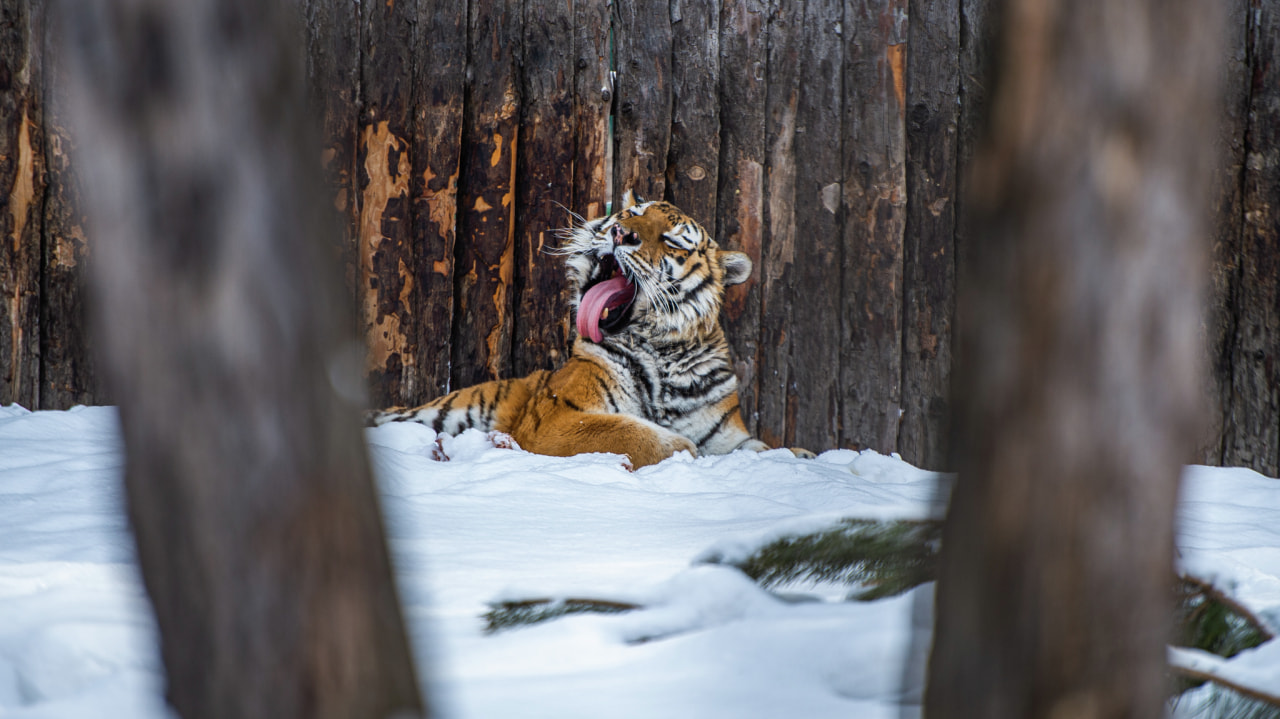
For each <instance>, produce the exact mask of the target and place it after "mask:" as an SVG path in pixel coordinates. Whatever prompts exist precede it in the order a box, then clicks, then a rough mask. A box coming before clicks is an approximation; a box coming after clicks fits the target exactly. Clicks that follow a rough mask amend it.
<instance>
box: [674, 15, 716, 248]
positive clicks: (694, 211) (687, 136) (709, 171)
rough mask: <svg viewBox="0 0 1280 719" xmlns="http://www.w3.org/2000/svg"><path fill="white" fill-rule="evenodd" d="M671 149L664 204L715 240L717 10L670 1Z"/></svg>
mask: <svg viewBox="0 0 1280 719" xmlns="http://www.w3.org/2000/svg"><path fill="white" fill-rule="evenodd" d="M670 16H671V78H672V82H671V86H672V94H671V144H670V148H669V150H668V152H667V187H666V197H665V199H666V200H667V201H669V202H672V203H674V204H675V205H676V206H677V207H679V208H680V209H682V210H684V211H685V212H688V213H689V214H690V215H692V216H694V217H696V218H698V222H699V223H700V224H701V225H702V227H703V228H704V229H705V230H706V231H707V232H709V233H711V235H712V236H715V235H716V220H717V217H716V192H717V190H718V189H719V187H718V181H717V178H718V177H719V174H720V98H719V89H720V9H719V8H718V7H717V6H716V4H715V3H709V2H696V1H694V2H690V1H689V0H672V1H671V5H670Z"/></svg>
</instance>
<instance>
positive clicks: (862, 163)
mask: <svg viewBox="0 0 1280 719" xmlns="http://www.w3.org/2000/svg"><path fill="white" fill-rule="evenodd" d="M845 35H846V41H845V42H846V45H845V51H846V53H847V57H846V59H845V73H846V79H845V107H844V125H845V145H844V153H843V154H844V158H843V163H844V164H843V174H844V178H845V185H844V203H845V227H844V235H843V243H844V256H843V261H842V262H841V265H840V267H841V272H842V273H843V282H844V297H843V298H842V308H841V320H842V322H841V327H840V332H839V334H838V337H839V340H838V342H839V344H840V349H839V353H840V358H841V362H842V364H841V367H840V375H839V380H840V389H841V395H842V405H841V414H840V418H841V436H840V444H841V445H843V446H850V447H858V448H865V447H870V448H872V449H875V450H877V451H880V452H886V453H887V452H890V451H893V450H894V449H896V446H897V438H898V422H899V418H900V417H901V415H902V412H901V405H902V395H901V382H902V329H903V328H902V261H903V260H902V255H903V247H902V242H903V227H904V224H905V219H906V206H907V191H906V156H905V153H906V135H905V128H904V119H903V114H904V111H905V101H906V83H907V65H906V62H907V44H906V42H907V2H906V0H851V1H850V2H849V3H847V4H846V10H845Z"/></svg>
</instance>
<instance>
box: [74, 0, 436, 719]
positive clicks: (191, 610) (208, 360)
mask: <svg viewBox="0 0 1280 719" xmlns="http://www.w3.org/2000/svg"><path fill="white" fill-rule="evenodd" d="M64 20H65V22H66V23H67V28H68V34H67V35H66V36H65V37H66V50H67V53H68V55H67V57H68V60H67V66H68V74H69V87H70V91H69V98H70V101H69V103H68V108H69V111H70V115H71V118H72V127H73V130H74V132H75V133H76V136H77V144H76V150H77V152H78V154H77V156H76V161H77V163H78V166H79V167H80V169H81V171H82V172H83V173H84V175H83V176H84V184H85V187H86V188H87V189H88V191H89V193H88V194H87V197H86V200H87V202H88V206H87V208H86V209H87V213H88V216H89V218H90V227H91V231H92V232H93V233H94V242H95V262H94V263H93V290H94V305H93V310H94V316H93V320H94V322H95V326H96V329H97V332H98V336H99V337H100V338H101V340H102V341H101V343H100V349H101V351H102V354H101V360H102V365H101V366H102V368H103V371H104V374H105V376H106V378H107V380H108V381H109V382H110V385H111V387H112V389H113V392H114V393H115V395H116V397H117V398H118V400H119V403H120V418H121V427H122V430H123V436H124V443H125V456H126V461H125V489H126V498H127V505H128V513H129V518H130V522H131V524H132V526H133V529H134V534H135V537H136V540H137V548H138V559H139V564H140V566H141V569H142V576H143V581H144V584H145V586H146V589H147V592H148V594H149V595H150V597H151V600H152V604H153V606H154V608H155V612H156V619H157V623H158V626H159V630H160V645H161V646H160V649H161V656H162V658H163V660H164V665H165V670H166V673H167V678H168V699H169V702H170V703H171V704H172V706H173V707H174V709H175V710H176V711H177V712H178V714H179V715H181V716H183V717H187V719H197V718H199V717H244V718H246V719H251V718H253V717H264V718H265V717H272V718H274V719H278V718H280V717H333V718H338V717H386V716H393V715H397V716H419V715H422V714H423V713H424V710H423V704H422V700H421V698H420V696H419V691H418V688H417V684H416V678H415V674H414V671H413V666H412V662H411V658H410V654H409V646H408V642H407V641H406V638H405V634H404V625H403V620H402V618H401V613H400V608H399V604H398V602H397V599H396V591H395V586H394V583H393V580H392V574H391V565H390V557H389V554H388V551H387V546H386V543H385V540H384V539H383V533H382V520H381V517H380V515H379V512H378V507H377V497H376V495H375V493H374V489H373V483H372V480H371V477H370V473H369V467H368V461H367V457H366V454H365V448H364V444H363V442H362V441H361V434H360V428H359V427H360V422H359V415H358V409H359V407H360V405H362V404H363V400H364V397H363V392H362V388H361V383H360V379H359V376H360V364H361V357H360V352H359V351H358V349H357V348H358V346H359V345H358V343H357V341H356V339H355V335H354V333H353V332H352V331H351V329H352V325H351V322H350V321H349V319H348V318H349V316H350V312H349V310H350V303H349V302H348V301H346V299H345V298H344V296H343V293H342V292H340V291H339V289H338V288H339V287H340V286H341V283H340V280H339V276H338V273H337V272H336V267H335V265H334V261H333V260H334V258H333V252H332V248H333V246H334V244H335V243H336V242H337V239H336V238H337V232H338V229H337V228H335V227H333V226H332V225H331V224H329V222H327V220H331V219H332V217H331V215H330V213H329V212H328V211H327V209H326V207H327V206H328V204H329V200H328V199H327V198H326V195H327V193H326V192H325V191H324V189H323V187H322V184H321V178H320V177H319V173H317V172H316V171H315V169H316V162H315V157H316V153H315V148H317V147H318V146H319V144H318V143H313V142H312V141H311V133H309V132H307V131H306V130H307V125H306V120H307V119H308V118H309V115H308V114H307V113H306V111H305V110H304V107H305V97H304V95H305V93H304V89H303V68H302V62H301V57H302V54H301V52H299V51H297V48H298V47H299V45H298V43H299V41H301V39H302V35H303V32H302V28H301V24H300V23H298V22H296V20H297V17H296V15H295V14H293V8H292V6H291V5H290V4H289V3H285V2H280V3H273V4H265V5H264V3H261V2H258V1H257V0H240V1H232V2H229V1H227V0H219V1H217V2H215V1H214V0H199V1H197V0H192V2H187V3H182V4H173V3H168V2H164V1H163V0H126V1H124V2H110V3H109V2H94V3H80V4H77V5H76V6H75V12H74V13H70V12H69V13H67V14H66V16H65V18H64Z"/></svg>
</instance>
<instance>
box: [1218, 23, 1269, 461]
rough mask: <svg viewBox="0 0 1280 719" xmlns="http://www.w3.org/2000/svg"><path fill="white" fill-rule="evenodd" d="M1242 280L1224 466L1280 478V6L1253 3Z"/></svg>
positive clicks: (1237, 310) (1233, 354) (1240, 255)
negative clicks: (1234, 466)
mask: <svg viewBox="0 0 1280 719" xmlns="http://www.w3.org/2000/svg"><path fill="white" fill-rule="evenodd" d="M1250 5H1251V8H1252V12H1251V13H1250V16H1251V25H1250V27H1249V56H1250V69H1251V73H1250V75H1251V77H1250V80H1251V82H1250V87H1249V115H1248V121H1249V129H1248V132H1247V134H1246V140H1245V148H1244V152H1245V162H1244V188H1243V209H1244V223H1243V227H1242V234H1241V238H1240V252H1239V260H1240V269H1239V273H1240V280H1239V285H1238V287H1237V298H1238V299H1237V301H1236V313H1235V321H1236V325H1235V342H1234V348H1233V352H1232V356H1231V405H1230V407H1231V409H1230V414H1229V415H1228V416H1227V426H1228V427H1229V429H1228V431H1227V433H1226V441H1225V447H1224V452H1223V461H1224V462H1225V463H1227V464H1241V465H1244V466H1246V467H1253V468H1255V469H1257V470H1258V471H1260V472H1263V473H1264V474H1267V475H1269V476H1272V477H1274V476H1277V475H1278V474H1280V3H1273V2H1262V0H1253V1H1252V2H1251V3H1250Z"/></svg>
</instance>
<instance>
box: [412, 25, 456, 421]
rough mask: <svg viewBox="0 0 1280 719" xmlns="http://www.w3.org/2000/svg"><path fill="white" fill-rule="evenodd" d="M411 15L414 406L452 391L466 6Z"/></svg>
mask: <svg viewBox="0 0 1280 719" xmlns="http://www.w3.org/2000/svg"><path fill="white" fill-rule="evenodd" d="M416 12H417V23H416V28H417V30H416V32H417V33H418V34H417V36H416V39H415V41H414V58H415V60H414V71H413V76H414V82H413V91H412V92H411V93H410V97H411V99H412V103H413V145H412V147H411V149H410V154H411V155H412V157H411V158H410V165H411V167H412V172H411V175H410V181H409V192H410V197H412V198H413V237H414V259H415V264H414V265H413V266H414V268H415V273H414V276H415V277H416V278H417V292H416V294H415V295H414V298H415V299H414V302H415V304H414V306H413V307H412V308H411V311H412V312H414V313H415V314H416V315H417V316H418V323H419V325H420V328H421V333H420V334H419V336H418V355H417V359H416V362H417V365H418V377H419V379H420V382H419V385H418V393H417V398H416V399H415V400H414V401H415V402H420V401H426V400H429V399H432V398H434V397H437V396H439V395H441V394H445V393H447V392H449V391H450V390H451V389H452V388H453V386H452V384H451V382H452V377H451V374H452V372H451V368H450V365H451V356H450V355H451V352H452V332H453V321H454V286H453V280H454V269H455V262H454V258H455V252H456V247H457V227H458V176H459V173H460V172H461V159H462V126H463V123H464V117H463V107H462V106H463V98H464V97H465V96H466V89H467V22H468V3H466V2H457V1H455V0H443V1H441V2H426V3H421V4H420V5H419V6H418V9H417V11H416Z"/></svg>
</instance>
